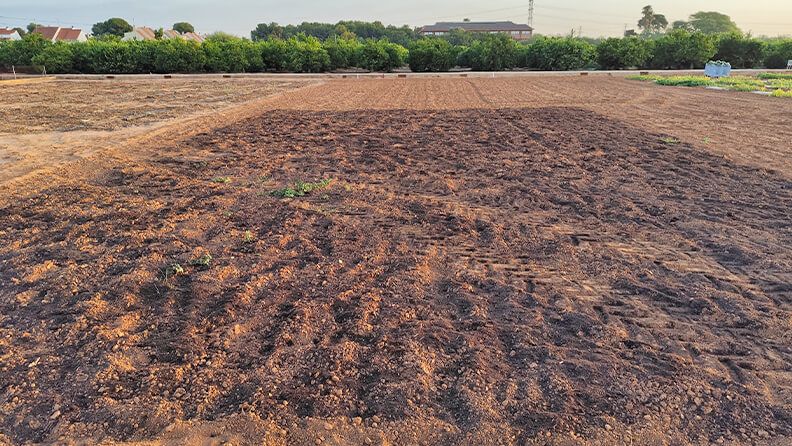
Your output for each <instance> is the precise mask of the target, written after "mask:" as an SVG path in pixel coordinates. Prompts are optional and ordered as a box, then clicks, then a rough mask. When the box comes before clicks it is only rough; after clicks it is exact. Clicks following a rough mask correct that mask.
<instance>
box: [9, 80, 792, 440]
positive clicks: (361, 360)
mask: <svg viewBox="0 0 792 446" xmlns="http://www.w3.org/2000/svg"><path fill="white" fill-rule="evenodd" d="M496 81H499V80H497V79H496V80H494V81H492V82H495V83H492V84H490V83H489V82H487V81H486V80H480V81H476V82H472V81H471V80H460V81H451V80H447V81H446V82H449V83H448V84H445V88H441V87H442V85H443V84H436V83H435V82H437V81H419V82H417V83H416V84H415V85H413V86H412V87H409V85H410V84H407V83H400V82H402V81H397V80H393V81H384V82H383V81H380V82H379V83H374V82H372V84H371V85H368V81H365V82H364V81H361V82H359V83H355V84H354V85H352V84H351V83H347V82H330V83H327V84H323V85H317V86H311V87H306V88H305V89H302V90H298V91H294V92H290V93H286V94H284V95H281V96H278V97H272V98H268V99H262V100H261V101H260V102H257V103H253V104H248V105H246V106H244V107H240V108H238V109H236V111H234V112H233V113H230V114H224V115H222V116H218V117H216V118H212V119H209V118H207V117H201V118H196V119H195V120H194V121H190V122H189V123H187V122H185V123H183V125H181V126H177V127H172V126H171V127H167V128H165V127H163V129H162V130H161V133H157V134H151V135H146V136H145V137H140V138H139V139H135V140H133V141H128V142H127V144H128V145H127V147H120V148H115V149H114V148H108V149H106V150H105V151H103V152H102V154H101V156H100V155H96V156H90V157H87V158H84V159H82V160H80V161H78V162H75V163H70V164H68V165H64V166H61V167H59V168H58V169H56V170H53V171H50V172H47V173H41V174H39V176H38V177H27V178H25V179H22V180H20V181H19V182H17V183H14V184H15V187H14V188H12V189H8V191H11V193H3V194H1V195H0V433H2V434H3V435H4V436H5V437H4V438H5V440H6V441H8V442H10V443H22V442H26V441H36V442H46V443H49V442H55V441H57V440H58V439H63V440H74V439H83V440H86V439H87V440H86V441H87V442H88V443H93V442H98V441H100V440H102V441H105V442H108V443H112V442H124V441H128V442H134V443H141V444H222V443H224V442H230V443H232V444H267V445H282V444H289V445H315V444H338V445H342V444H378V445H393V444H432V445H434V444H437V445H445V444H465V445H474V444H475V445H490V444H507V445H511V444H514V445H518V444H520V445H522V444H537V445H544V444H553V445H568V444H580V445H587V444H601V445H611V444H679V445H688V444H694V445H709V444H714V443H723V444H788V443H789V441H790V438H791V437H792V428H791V427H790V426H792V367H791V366H790V364H792V349H790V345H792V338H790V333H792V288H790V284H792V274H791V273H790V271H792V212H791V211H790V209H792V182H790V178H789V177H788V176H785V175H786V174H788V172H786V171H783V172H782V169H781V168H779V167H777V169H776V171H771V170H769V169H765V168H764V166H763V165H761V163H759V162H758V161H756V160H764V161H762V162H767V160H769V159H772V156H775V155H772V154H770V153H769V152H768V151H767V150H765V149H761V147H765V146H769V145H771V142H772V138H774V136H772V135H770V136H767V135H765V136H762V135H760V133H758V132H757V133H755V134H754V133H751V134H752V135H754V137H755V138H756V141H754V142H753V143H752V144H753V145H751V146H750V147H759V148H760V149H756V150H755V152H754V153H755V156H754V157H753V158H751V159H748V158H741V159H739V160H737V161H735V160H733V159H730V158H731V157H724V156H722V155H721V151H723V153H727V152H728V153H731V152H730V151H735V149H733V148H730V146H728V145H723V146H722V147H721V148H719V149H713V148H711V147H710V145H704V146H699V145H697V144H694V143H691V142H688V141H687V140H686V139H684V138H683V135H681V134H676V133H671V134H672V135H674V136H677V137H678V138H680V139H681V142H679V143H674V142H669V141H668V140H664V138H665V137H666V136H667V135H668V133H667V132H665V131H650V130H648V126H650V124H651V123H644V124H642V125H640V126H639V125H637V124H635V123H633V122H632V121H628V120H627V119H626V118H625V119H620V118H617V117H613V116H609V115H606V114H604V113H601V112H597V111H594V110H592V109H593V108H594V107H595V106H596V104H594V102H595V101H594V100H593V99H592V102H591V103H590V104H589V105H585V104H578V105H577V106H574V105H572V104H570V103H568V102H565V101H567V100H568V99H567V98H565V97H564V96H558V97H557V98H556V99H547V97H548V95H550V93H548V92H544V93H541V85H542V84H541V83H540V84H537V85H533V84H525V85H523V87H522V88H523V90H524V91H525V92H522V91H523V90H519V91H520V92H522V93H516V91H517V90H514V91H515V92H512V95H513V96H519V95H523V96H525V97H526V98H528V99H520V100H518V99H514V98H511V99H508V100H507V99H503V98H502V96H499V95H504V94H506V93H497V94H496V93H493V92H494V91H505V90H499V87H498V85H499V83H498V82H496ZM409 82H413V81H411V80H410V81H409ZM571 82H573V84H570V85H576V87H575V88H574V89H573V88H572V87H571V86H570V85H566V84H565V85H566V87H564V88H567V89H569V90H570V91H577V90H584V89H585V88H587V87H585V84H579V85H578V84H575V82H577V80H575V81H571ZM603 82H604V84H603V87H602V88H600V89H597V90H598V91H600V93H599V94H600V95H602V96H603V97H613V98H614V99H613V101H614V102H616V101H618V98H619V97H620V95H622V94H623V93H622V92H621V90H620V89H621V88H622V87H624V89H626V88H629V86H630V85H632V84H623V83H622V82H626V81H615V80H614V81H612V82H614V83H613V84H612V85H611V81H610V80H608V81H603ZM637 85H639V87H636V88H639V90H640V91H645V92H646V95H647V97H646V98H643V99H641V96H640V95H638V98H637V99H635V98H634V99H630V100H634V101H637V102H636V104H640V103H642V101H643V102H644V103H646V104H648V103H650V102H652V100H650V95H651V94H654V92H655V90H651V89H647V90H643V89H645V88H647V87H645V86H641V85H640V84H637ZM609 86H610V87H609ZM408 87H409V88H408ZM529 87H530V88H529ZM617 87H618V88H617ZM531 88H533V91H535V92H539V93H537V94H540V95H544V96H545V97H546V99H545V101H546V102H548V103H553V104H554V105H553V106H547V104H546V106H540V104H539V102H538V99H537V100H534V99H530V98H529V96H530V94H529V93H526V92H528V91H530V89H531ZM649 88H653V87H649ZM592 91H593V90H592ZM670 91H671V92H672V93H669V94H672V95H673V92H675V91H676V90H675V89H672V90H670ZM707 93H708V94H709V96H708V97H709V98H710V99H712V98H717V99H718V100H720V99H724V100H726V101H727V103H728V102H729V101H736V100H743V99H742V98H735V97H733V95H732V94H728V95H726V96H720V95H721V93H716V92H707ZM592 94H593V93H592ZM684 94H688V92H687V91H684ZM691 94H697V93H695V92H694V93H691ZM364 95H369V99H368V100H364ZM583 96H585V95H582V94H581V99H579V100H578V102H583V99H582V97H583ZM631 96H632V97H635V96H636V95H635V94H632V95H631ZM331 97H335V99H336V100H335V101H331V100H330V98H331ZM499 98H500V99H499ZM656 99H657V98H655V100H656ZM766 99H767V98H764V100H766ZM624 100H625V101H626V100H627V99H624ZM298 101H304V102H298ZM509 101H511V102H516V103H518V104H516V105H513V106H506V105H504V106H503V107H501V106H500V104H502V103H503V104H506V103H507V102H509ZM520 101H523V102H521V103H520ZM532 101H533V102H532ZM713 101H714V100H713ZM750 101H753V98H751V99H750ZM670 102H673V101H670ZM366 103H367V104H368V107H367V108H365V109H355V108H354V107H355V106H356V105H355V104H366ZM483 103H487V104H488V105H487V106H484V105H481V104H483ZM509 103H510V102H509ZM555 103H558V104H557V105H555ZM778 103H779V102H771V103H770V104H778ZM465 104H467V105H465ZM475 104H479V105H478V106H476V107H474V108H465V107H466V106H472V105H475ZM625 104H626V105H624V107H628V106H632V105H629V104H630V103H629V102H625ZM752 104H753V103H752ZM463 105H465V107H463ZM753 106H755V107H764V108H762V110H763V111H768V110H770V109H769V108H768V107H771V106H768V105H761V104H753ZM406 107H411V108H413V109H407V108H406ZM646 107H647V109H648V105H647V106H646ZM664 107H666V108H663V107H661V108H660V109H661V110H667V112H663V113H667V114H662V115H661V116H660V117H659V118H657V119H658V120H660V121H663V120H672V119H676V118H674V117H673V116H672V115H673V111H678V110H679V109H680V108H679V107H681V105H680V104H677V105H673V104H671V105H668V104H667V105H666V106H664ZM713 107H714V106H713ZM321 108H324V110H322V109H321ZM635 108H636V110H640V109H641V107H639V106H637V105H636V106H635ZM714 110H716V108H713V111H714ZM637 113H642V112H637ZM633 119H634V118H633ZM718 119H720V120H725V121H729V120H732V119H733V118H731V117H728V116H720V115H719V117H718ZM757 119H758V118H757ZM651 125H659V126H661V125H666V124H651ZM735 125H736V123H735ZM767 125H768V127H769V128H774V126H776V125H778V124H777V123H776V121H775V118H769V119H768V124H767ZM724 128H727V129H728V126H724ZM727 131H729V130H727ZM745 132H746V133H747V132H753V130H750V129H748V130H745ZM782 133H783V132H782ZM724 134H727V133H724ZM151 141H160V142H161V144H160V145H159V146H156V147H153V146H152V144H151ZM754 164H758V167H757V166H754ZM323 179H331V180H332V181H331V182H330V184H329V186H328V187H325V188H320V189H319V190H316V191H314V192H312V193H310V194H308V195H306V196H303V197H298V198H294V199H283V198H280V197H278V196H275V195H273V192H276V191H278V190H280V189H282V188H285V187H288V186H293V185H294V183H295V182H297V181H304V182H318V181H320V180H323ZM22 186H24V187H22ZM2 441H3V437H0V442H2ZM785 442H786V443H785Z"/></svg>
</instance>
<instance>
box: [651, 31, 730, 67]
mask: <svg viewBox="0 0 792 446" xmlns="http://www.w3.org/2000/svg"><path fill="white" fill-rule="evenodd" d="M715 51H716V50H715V44H714V43H713V39H712V37H711V36H707V35H705V34H702V33H700V32H692V33H691V32H688V31H685V30H684V29H674V30H672V31H671V32H669V33H668V34H666V35H664V36H662V37H660V38H659V39H657V40H656V41H655V45H654V54H653V55H652V66H653V67H655V68H663V69H665V68H682V69H689V68H701V67H703V66H704V64H706V63H707V61H708V60H710V59H712V56H714V55H715Z"/></svg>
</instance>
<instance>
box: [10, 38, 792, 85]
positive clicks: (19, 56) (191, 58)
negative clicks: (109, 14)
mask: <svg viewBox="0 0 792 446" xmlns="http://www.w3.org/2000/svg"><path fill="white" fill-rule="evenodd" d="M710 59H718V60H726V61H729V62H731V64H732V66H734V67H736V68H753V67H759V66H765V67H767V68H783V67H785V66H786V61H787V60H790V59H792V39H776V40H773V41H762V40H758V39H753V38H751V37H748V36H743V35H742V34H739V33H729V34H720V35H715V36H710V35H706V34H703V33H700V32H690V31H687V30H684V29H676V30H672V31H671V32H669V33H667V34H664V35H662V36H661V37H659V38H656V39H641V38H638V37H634V36H630V37H624V38H610V39H605V40H603V41H601V42H600V43H599V44H598V45H595V44H592V43H590V42H588V41H586V40H583V39H579V38H570V37H541V36H540V37H536V38H534V39H532V40H531V41H530V42H529V43H519V42H517V41H515V40H513V39H511V38H510V37H509V36H506V35H502V34H485V35H481V36H478V37H477V38H476V39H475V40H466V41H463V42H462V43H461V44H454V43H452V41H451V39H450V38H422V39H418V40H416V41H415V42H413V43H412V44H410V45H409V47H405V46H402V45H399V44H397V43H393V42H390V41H389V40H387V39H384V38H383V39H357V38H354V37H349V36H346V37H339V36H332V37H329V38H328V39H327V40H325V41H321V40H320V39H318V38H316V37H312V36H306V35H304V34H299V35H297V36H293V37H290V38H288V39H281V38H268V39H266V40H258V41H251V40H247V39H240V38H237V37H233V36H231V35H228V34H222V33H217V34H214V35H212V36H209V37H208V38H207V39H206V41H205V42H204V43H202V44H198V43H195V42H189V41H185V40H181V39H166V40H153V41H131V42H123V41H121V40H119V39H118V38H102V39H89V40H88V41H87V42H78V43H50V42H49V41H45V40H44V39H42V38H41V36H38V35H36V34H28V35H26V36H25V37H24V38H23V39H22V40H20V41H14V42H0V65H2V66H11V65H16V66H34V67H38V69H44V68H46V70H47V71H48V72H50V73H70V72H78V73H108V74H111V73H194V72H260V71H289V72H324V71H332V70H338V69H348V68H360V69H364V70H370V71H391V70H393V69H396V68H399V67H402V66H404V65H405V64H407V65H409V66H410V68H411V69H412V70H413V71H416V72H421V71H448V70H450V69H451V68H453V67H455V66H459V67H467V68H472V69H473V70H479V71H481V70H485V71H490V70H492V71H497V70H509V69H515V68H525V69H537V70H575V69H584V68H604V69H623V68H658V69H666V68H693V67H701V66H703V65H704V64H705V63H706V62H707V61H708V60H710Z"/></svg>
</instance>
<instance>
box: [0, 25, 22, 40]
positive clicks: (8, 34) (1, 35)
mask: <svg viewBox="0 0 792 446" xmlns="http://www.w3.org/2000/svg"><path fill="white" fill-rule="evenodd" d="M0 40H22V36H20V35H19V32H18V31H17V30H15V29H8V28H0Z"/></svg>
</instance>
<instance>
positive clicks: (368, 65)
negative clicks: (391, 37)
mask: <svg viewBox="0 0 792 446" xmlns="http://www.w3.org/2000/svg"><path fill="white" fill-rule="evenodd" d="M407 55H408V51H407V48H404V47H403V46H401V45H397V44H395V43H391V42H389V41H387V40H385V39H380V40H374V39H369V40H366V41H365V42H363V45H361V47H360V51H359V53H358V56H357V57H358V66H359V67H360V68H364V69H366V70H369V71H393V70H394V69H396V68H400V67H403V66H404V64H405V63H406V60H407Z"/></svg>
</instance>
